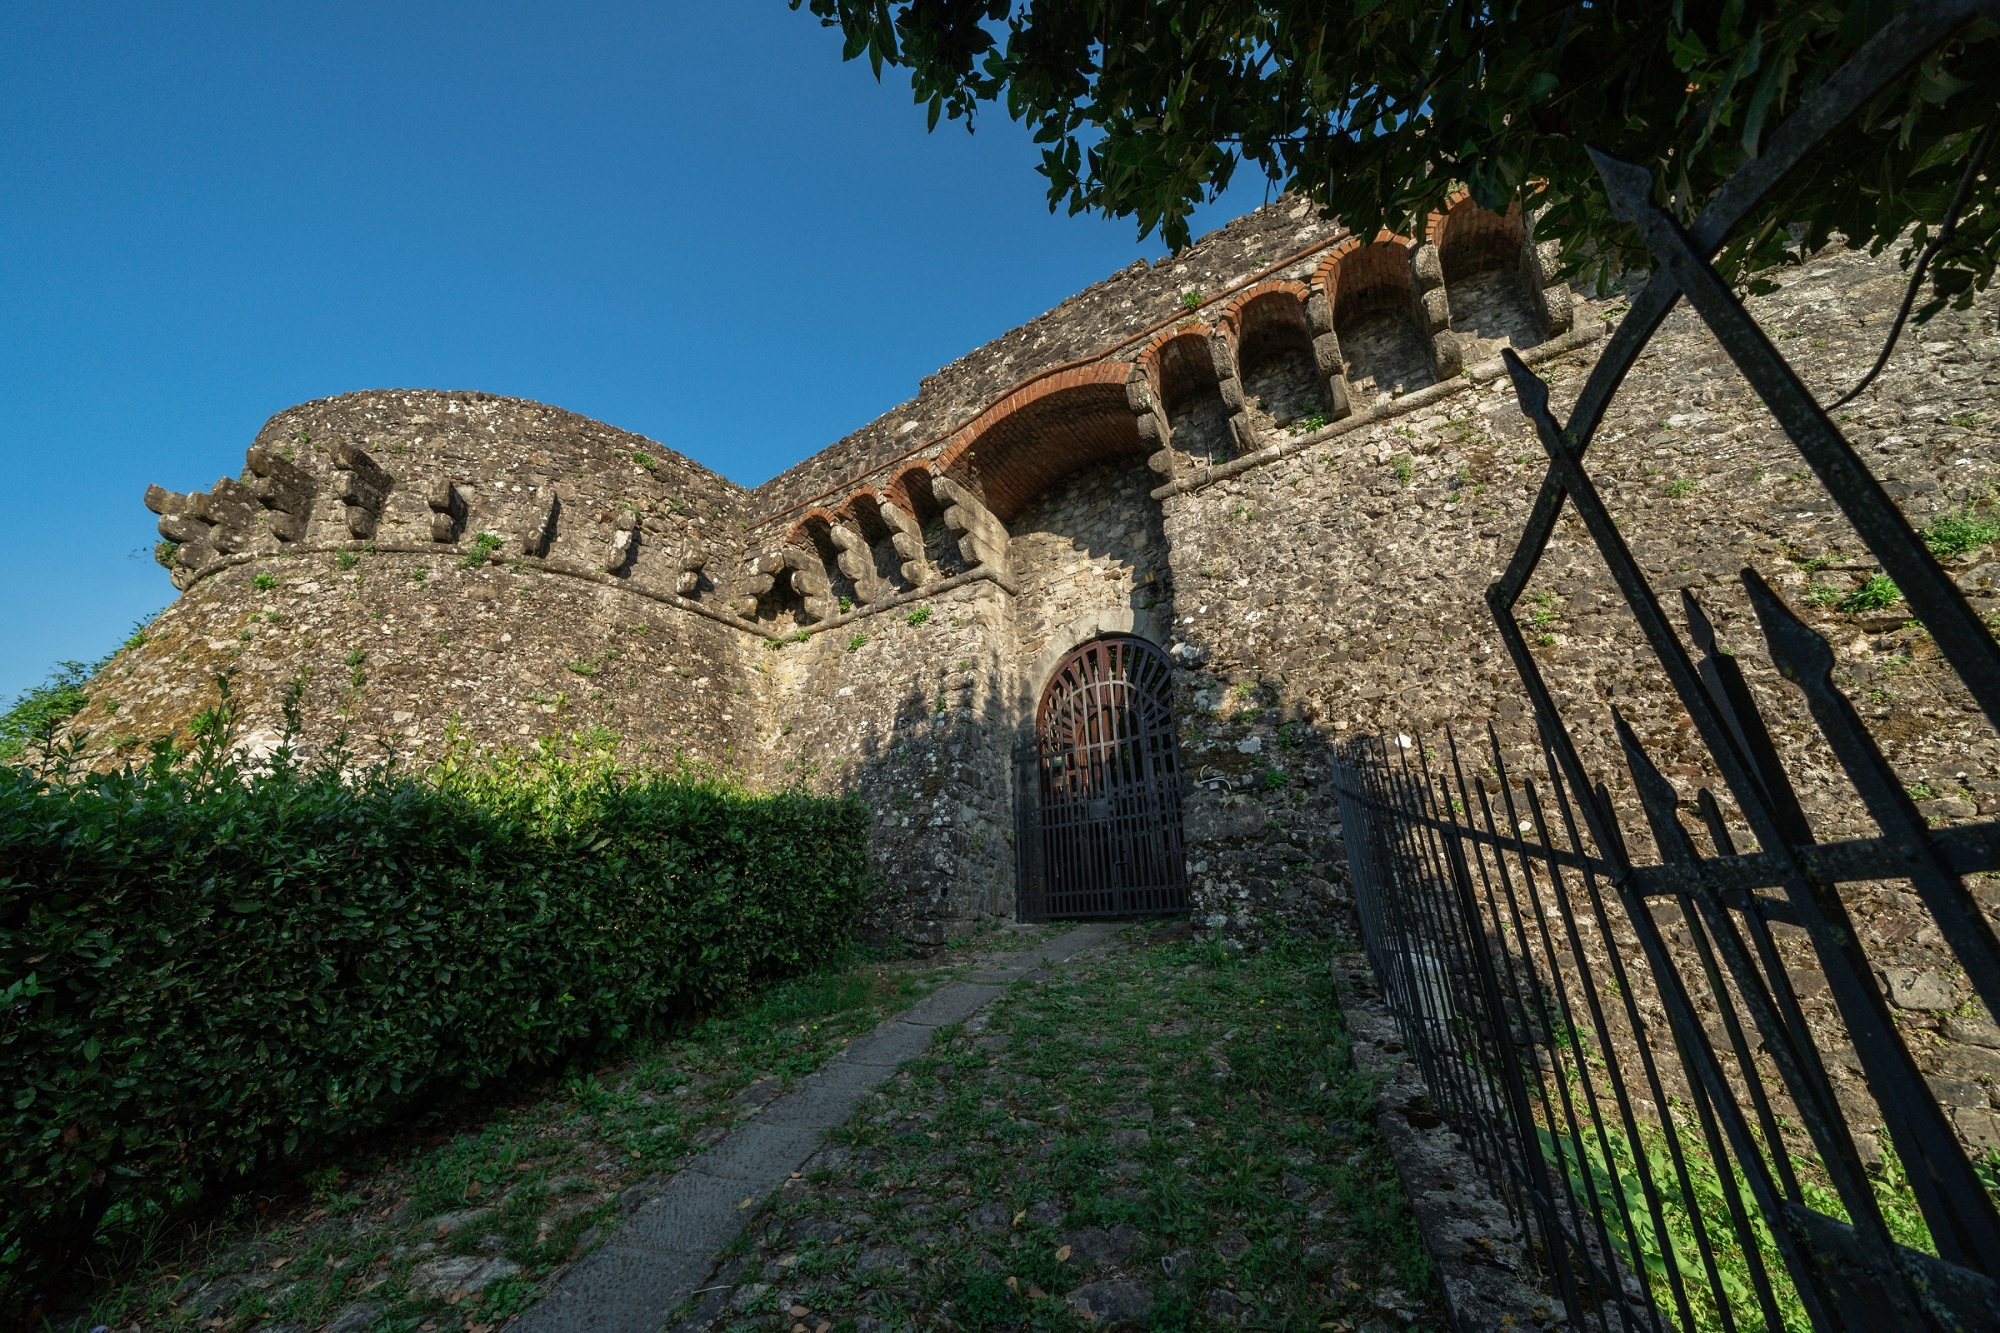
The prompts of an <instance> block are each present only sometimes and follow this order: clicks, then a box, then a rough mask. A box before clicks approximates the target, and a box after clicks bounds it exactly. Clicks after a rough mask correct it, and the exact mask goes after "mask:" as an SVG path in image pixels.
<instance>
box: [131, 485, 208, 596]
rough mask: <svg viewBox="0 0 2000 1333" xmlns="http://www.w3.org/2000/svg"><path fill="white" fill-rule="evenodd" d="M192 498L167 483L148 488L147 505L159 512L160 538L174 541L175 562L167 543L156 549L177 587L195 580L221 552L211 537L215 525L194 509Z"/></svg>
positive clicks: (182, 586) (185, 585)
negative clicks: (167, 549)
mask: <svg viewBox="0 0 2000 1333" xmlns="http://www.w3.org/2000/svg"><path fill="white" fill-rule="evenodd" d="M191 498H192V497H190V496H186V495H182V494H181V493H180V492H179V491H170V490H168V489H167V488H166V487H164V486H148V487H147V488H146V508H148V509H150V510H152V511H153V512H154V513H156V514H158V515H159V516H160V538H161V540H162V541H166V542H172V543H173V544H174V546H175V547H176V548H177V549H176V550H175V551H174V553H173V557H172V563H168V561H167V557H166V550H165V548H164V547H162V548H161V549H160V550H159V551H157V552H155V554H156V555H157V556H158V557H159V558H160V562H161V563H162V564H165V565H167V574H168V575H169V577H171V578H172V579H173V582H174V586H175V587H176V588H185V587H187V586H188V585H189V584H190V583H192V582H194V576H195V573H196V571H198V570H200V569H201V568H203V567H204V566H206V565H210V564H213V563H214V562H215V560H216V558H217V557H218V556H219V555H220V554H221V552H219V551H217V550H216V549H215V542H214V540H213V538H212V534H213V533H214V531H215V525H214V524H213V523H210V522H209V521H208V520H207V519H205V518H202V517H200V516H199V515H197V514H196V513H194V512H193V510H192V509H191V508H190V507H189V504H188V501H189V500H190V499H191Z"/></svg>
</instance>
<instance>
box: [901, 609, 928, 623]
mask: <svg viewBox="0 0 2000 1333" xmlns="http://www.w3.org/2000/svg"><path fill="white" fill-rule="evenodd" d="M930 618H931V609H930V608H929V607H928V606H920V607H918V608H916V609H915V610H914V611H905V612H904V613H903V623H904V624H905V625H921V624H923V623H924V622H925V621H927V620H929V619H930Z"/></svg>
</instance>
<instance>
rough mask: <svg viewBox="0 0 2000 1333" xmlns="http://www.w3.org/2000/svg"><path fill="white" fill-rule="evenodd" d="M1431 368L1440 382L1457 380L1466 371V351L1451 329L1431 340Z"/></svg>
mask: <svg viewBox="0 0 2000 1333" xmlns="http://www.w3.org/2000/svg"><path fill="white" fill-rule="evenodd" d="M1431 366H1432V368H1433V369H1434V370H1435V372H1436V374H1437V377H1438V378H1439V379H1440V380H1449V379H1455V378H1457V376H1458V373H1459V372H1460V371H1462V370H1464V369H1465V351H1464V349H1463V348H1461V347H1460V346H1459V344H1458V335H1456V334H1454V333H1453V332H1452V331H1451V330H1450V329H1446V330H1445V331H1444V332H1442V333H1440V334H1438V335H1437V336H1436V337H1434V338H1433V339H1432V340H1431Z"/></svg>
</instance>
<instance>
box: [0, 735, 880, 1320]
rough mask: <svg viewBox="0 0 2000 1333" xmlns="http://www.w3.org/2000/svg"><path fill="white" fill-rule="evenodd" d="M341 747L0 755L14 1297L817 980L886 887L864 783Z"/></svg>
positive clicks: (1, 1123)
mask: <svg viewBox="0 0 2000 1333" xmlns="http://www.w3.org/2000/svg"><path fill="white" fill-rule="evenodd" d="M344 762H346V757H345V756H343V755H339V754H333V755H329V756H328V757H327V759H326V761H325V762H324V763H323V764H321V765H318V766H311V767H308V766H305V765H301V764H298V763H296V762H295V761H294V760H293V759H292V758H291V757H290V755H289V752H288V751H281V752H280V753H279V755H278V756H277V757H276V758H275V759H274V760H273V761H272V763H271V764H270V766H269V767H267V768H265V769H263V770H259V771H251V770H248V769H245V768H242V767H239V766H238V765H237V764H235V763H234V762H233V761H232V760H231V759H230V758H229V754H228V751H227V750H226V749H225V748H224V747H223V746H222V745H221V744H220V743H219V742H211V743H210V744H208V745H206V746H205V747H204V748H203V750H202V751H201V753H200V754H199V755H198V756H196V757H195V759H194V760H193V761H191V762H187V763H181V764H177V763H176V761H175V758H174V756H173V754H172V753H171V752H170V751H169V750H167V749H166V748H165V747H164V746H162V747H160V748H159V749H158V750H156V751H155V753H154V756H153V759H152V762H150V763H149V764H147V765H146V766H144V767H135V768H128V769H126V770H125V771H122V772H117V773H108V774H101V773H100V774H85V775H81V776H66V775H63V774H61V773H57V774H55V775H53V776H50V775H47V774H38V773H34V772H30V771H29V770H28V769H25V768H19V767H0V977H4V978H5V979H6V981H7V982H8V983H11V984H7V985H0V1066H4V1068H6V1069H8V1070H10V1071H12V1073H11V1075H10V1077H9V1079H8V1083H7V1086H6V1088H5V1089H4V1095H0V1168H4V1184H3V1185H0V1308H4V1307H6V1306H10V1305H11V1306H14V1307H15V1308H17V1309H18V1302H19V1299H20V1297H21V1296H22V1294H23V1293H24V1292H27V1291H30V1290H34V1289H37V1288H38V1286H39V1284H40V1283H42V1282H44V1281H46V1280H47V1279H48V1278H50V1277H51V1276H54V1275H55V1274H56V1273H59V1272H60V1271H61V1270H62V1269H63V1268H65V1267H66V1266H67V1265H68V1264H70V1263H71V1262H73V1261H74V1260H75V1258H76V1257H77V1256H78V1255H79V1254H80V1253H81V1252H82V1250H83V1248H84V1247H85V1246H86V1245H87V1244H88V1243H89V1241H90V1239H91V1237H92V1236H93V1235H94V1234H95V1233H96V1231H97V1229H98V1227H99V1225H100V1223H101V1222H102V1221H103V1219H104V1218H105V1216H106V1212H107V1210H108V1209H115V1210H116V1211H115V1213H114V1214H113V1219H114V1221H119V1222H120V1224H121V1225H123V1224H124V1222H125V1221H127V1220H129V1221H133V1222H138V1223H144V1222H145V1221H146V1220H147V1219H158V1218H160V1217H162V1216H165V1215H170V1214H172V1213H173V1212H175V1211H176V1210H178V1209H180V1208H183V1207H185V1206H186V1205H188V1204H190V1203H191V1202H193V1201H195V1200H197V1199H199V1198H200V1197H201V1196H202V1195H203V1194H204V1193H209V1192H213V1191H215V1190H217V1189H218V1188H219V1187H222V1186H224V1185H226V1184H227V1182H229V1181H231V1180H238V1179H241V1178H242V1177H244V1176H245V1175H246V1174H248V1173H251V1172H256V1171H260V1170H263V1169H265V1168H268V1167H270V1166H271V1165H273V1164H274V1163H277V1162H280V1161H281V1160H284V1159H297V1158H299V1157H300V1156H301V1155H302V1154H305V1153H308V1152H312V1151H316V1150H323V1149H325V1148H327V1147H329V1146H330V1145H333V1144H336V1143H338V1142H340V1141H343V1140H346V1139H350V1138H351V1137H352V1136H354V1135H356V1134H358V1133H361V1132H363V1131H366V1130H369V1129H371V1128H374V1127H376V1126H380V1125H383V1124H385V1123H387V1122H389V1121H391V1120H392V1119H393V1118H395V1117H396V1116H397V1115H398V1114H399V1113H401V1112H403V1111H405V1110H406V1109H408V1108H410V1107H411V1106H412V1105H413V1104H415V1103H418V1102H419V1101H434V1100H435V1099H436V1098H437V1097H439V1096H440V1095H443V1094H446V1093H448V1092H450V1091H451V1090H454V1089H465V1088H473V1087H477V1086H480V1085H482V1084H485V1083H489V1082H491V1081H493V1080H495V1079H499V1078H503V1077H505V1076H507V1075H508V1074H509V1073H510V1071H514V1070H516V1069H518V1068H523V1067H528V1068H532V1067H535V1066H545V1065H548V1064H549V1063H550V1062H553V1061H556V1060H558V1059H561V1058H564V1057H567V1056H570V1055H572V1054H581V1053H586V1052H590V1051H592V1050H595V1049H599V1048H604V1047H607V1046H610V1045H612V1044H614V1043H618V1042H620V1041H623V1040H625V1039H627V1038H629V1037H631V1036H633V1035H636V1034H639V1033H641V1032H643V1031H645V1030H647V1029H649V1028H652V1027H654V1026H655V1025H657V1024H659V1023H660V1022H661V1021H662V1020H663V1019H665V1018H667V1017H669V1016H672V1015H676V1014H679V1013H682V1012H684V1011H686V1010H687V1009H689V1008H691V1007H694V1006H701V1005H705V1004H707V1003H710V1002H712V1001H714V1000H716V999H717V998H718V997H721V996H723V995H725V994H726V993H730V992H733V991H737V990H740V989H742V988H744V987H747V986H749V985H750V984H752V983H754V982H757V981H760V980H763V979H766V978H771V977H776V976H781V975H785V974H790V973H794V972H797V971H800V970H803V969H805V968H808V967H811V966H813V965H816V964H817V963H819V962H821V961H823V960H824V959H826V958H827V957H829V956H830V955H831V954H832V952H833V951H835V950H837V949H838V948H840V947H842V945H843V943H844V941H845V939H846V938H847V932H848V928H849V925H850V924H851V922H852V921H853V920H854V918H855V916H856V915H857V913H858V910H859V908H860V905H861V902H862V900H863V895H864V893H865V890H866V887H867V883H866V882H867V877H868V866H867V854H866V851H865V848H866V845H867V833H868V822H869V821H868V815H867V812H866V810H865V809H864V808H863V807H862V806H861V805H860V804H859V803H858V802H855V801H852V800H828V799H823V798H818V797H814V796H810V795H808V794H805V793H804V792H802V791H785V792H781V793H778V794H774V795H753V794H751V793H749V792H747V791H744V790H742V789H740V788H737V787H734V786H731V785H728V784H726V783H723V782H719V781H715V780H710V779H704V778H701V777H699V776H693V775H689V774H686V773H672V774H670V773H647V772H633V771H631V770H626V769H620V768H618V767H617V766H616V765H615V762H614V761H613V760H612V758H611V757H610V755H609V754H597V755H592V756H586V757H582V758H577V757H566V756H562V755H558V754H556V753H555V752H554V751H553V750H552V749H548V748H545V749H544V750H542V751H541V752H539V753H536V754H533V755H529V756H514V755H503V756H501V757H498V758H494V757H475V756H473V755H471V754H470V753H469V752H468V751H467V750H466V749H465V748H464V747H462V746H457V747H453V748H451V749H450V750H449V752H448V754H447V757H446V758H445V759H444V760H442V761H441V762H440V763H439V764H438V765H437V766H435V767H434V768H432V769H430V770H427V771H425V772H423V773H421V774H417V775H411V774H408V773H397V772H392V771H389V770H386V769H376V770H373V771H369V772H363V773H361V774H359V775H357V774H355V773H354V772H353V770H352V769H350V770H349V771H348V772H347V773H346V774H345V775H343V773H342V765H343V763H344ZM10 1288H11V1290H9V1289H10Z"/></svg>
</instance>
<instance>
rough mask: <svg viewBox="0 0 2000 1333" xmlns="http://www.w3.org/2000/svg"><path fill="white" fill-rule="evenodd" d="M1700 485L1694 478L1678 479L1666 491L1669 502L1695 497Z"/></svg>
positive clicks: (1668, 484) (1671, 482)
mask: <svg viewBox="0 0 2000 1333" xmlns="http://www.w3.org/2000/svg"><path fill="white" fill-rule="evenodd" d="M1700 484H1701V483H1699V482H1697V481H1696V480H1695V479H1694V478H1693V477H1676V478H1674V479H1673V480H1672V481H1670V482H1668V483H1667V484H1666V486H1665V488H1664V489H1665V492H1666V496H1667V498H1668V499H1669V500H1678V499H1680V498H1681V497H1682V496H1684V495H1693V494H1694V492H1695V488H1696V487H1697V486H1699V485H1700Z"/></svg>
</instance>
